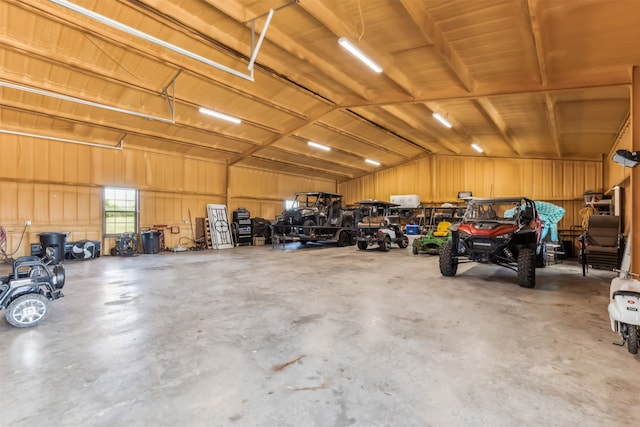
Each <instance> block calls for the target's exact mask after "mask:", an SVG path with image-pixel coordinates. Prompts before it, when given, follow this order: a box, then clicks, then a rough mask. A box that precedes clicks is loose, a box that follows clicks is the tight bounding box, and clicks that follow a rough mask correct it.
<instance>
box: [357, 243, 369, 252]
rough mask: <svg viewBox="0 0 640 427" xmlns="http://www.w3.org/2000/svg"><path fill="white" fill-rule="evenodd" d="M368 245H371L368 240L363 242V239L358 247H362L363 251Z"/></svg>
mask: <svg viewBox="0 0 640 427" xmlns="http://www.w3.org/2000/svg"><path fill="white" fill-rule="evenodd" d="M367 246H369V245H368V244H367V242H363V241H359V242H358V249H360V250H361V251H366V250H367Z"/></svg>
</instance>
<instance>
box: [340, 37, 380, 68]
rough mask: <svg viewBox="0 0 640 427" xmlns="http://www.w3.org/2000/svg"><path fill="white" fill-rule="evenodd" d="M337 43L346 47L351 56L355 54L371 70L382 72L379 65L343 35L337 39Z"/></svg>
mask: <svg viewBox="0 0 640 427" xmlns="http://www.w3.org/2000/svg"><path fill="white" fill-rule="evenodd" d="M338 43H340V46H342V47H343V48H345V49H347V50H348V51H349V53H351V54H352V55H353V56H355V57H356V58H358V59H359V60H360V61H362V62H364V63H365V64H367V66H368V67H369V68H371V69H372V70H373V71H375V72H376V73H381V72H382V67H381V66H379V65H378V64H376V63H375V61H374V60H373V59H371V58H369V57H368V56H367V55H365V54H364V53H362V51H361V50H360V49H358V48H357V47H355V45H354V44H352V43H351V42H350V41H349V40H347V39H346V38H345V37H340V38H339V39H338Z"/></svg>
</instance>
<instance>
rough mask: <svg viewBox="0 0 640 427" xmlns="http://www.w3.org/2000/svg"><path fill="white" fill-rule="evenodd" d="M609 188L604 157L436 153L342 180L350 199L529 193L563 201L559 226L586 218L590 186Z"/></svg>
mask: <svg viewBox="0 0 640 427" xmlns="http://www.w3.org/2000/svg"><path fill="white" fill-rule="evenodd" d="M603 190H604V184H603V168H602V162H594V161H568V160H537V159H504V158H486V157H460V156H431V157H426V158H422V159H418V160H415V161H413V162H410V163H408V164H405V165H402V166H398V167H395V168H390V169H386V170H383V171H380V172H378V173H375V174H372V175H369V176H365V177H362V178H359V179H355V180H352V181H349V182H346V183H341V184H338V192H340V193H342V194H343V195H344V196H345V199H346V201H347V203H353V202H356V201H358V200H361V199H380V200H389V199H390V196H391V195H394V194H418V195H419V196H420V201H421V203H423V204H427V203H437V204H440V203H444V202H457V201H458V200H457V194H458V192H459V191H471V192H472V193H473V195H474V196H476V197H491V196H494V197H497V196H521V195H522V196H526V197H530V198H533V199H534V200H542V201H547V202H550V203H554V204H556V205H558V206H562V207H563V208H564V209H565V210H566V214H565V216H564V218H563V220H562V221H561V222H560V224H559V227H558V228H560V229H567V230H570V229H571V228H574V227H576V226H579V225H580V224H581V223H582V216H581V210H582V209H583V208H584V193H585V191H598V192H601V191H603Z"/></svg>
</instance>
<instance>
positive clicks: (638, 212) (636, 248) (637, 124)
mask: <svg viewBox="0 0 640 427" xmlns="http://www.w3.org/2000/svg"><path fill="white" fill-rule="evenodd" d="M631 83H632V84H631V151H633V152H637V151H640V67H639V66H637V65H636V66H634V67H633V73H632V77H631ZM636 187H638V188H636ZM627 193H628V198H629V200H630V201H631V238H630V239H629V240H630V241H631V271H632V272H634V273H640V239H639V238H638V237H637V236H638V235H640V166H637V167H635V168H633V169H631V191H629V192H627Z"/></svg>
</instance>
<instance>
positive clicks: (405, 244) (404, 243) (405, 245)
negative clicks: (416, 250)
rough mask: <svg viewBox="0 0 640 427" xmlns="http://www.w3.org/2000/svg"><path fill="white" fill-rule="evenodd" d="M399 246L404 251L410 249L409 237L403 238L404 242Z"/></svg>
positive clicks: (400, 242)
mask: <svg viewBox="0 0 640 427" xmlns="http://www.w3.org/2000/svg"><path fill="white" fill-rule="evenodd" d="M398 246H400V247H401V248H402V249H405V248H406V247H408V246H409V238H408V237H407V236H402V240H400V241H399V242H398Z"/></svg>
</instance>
